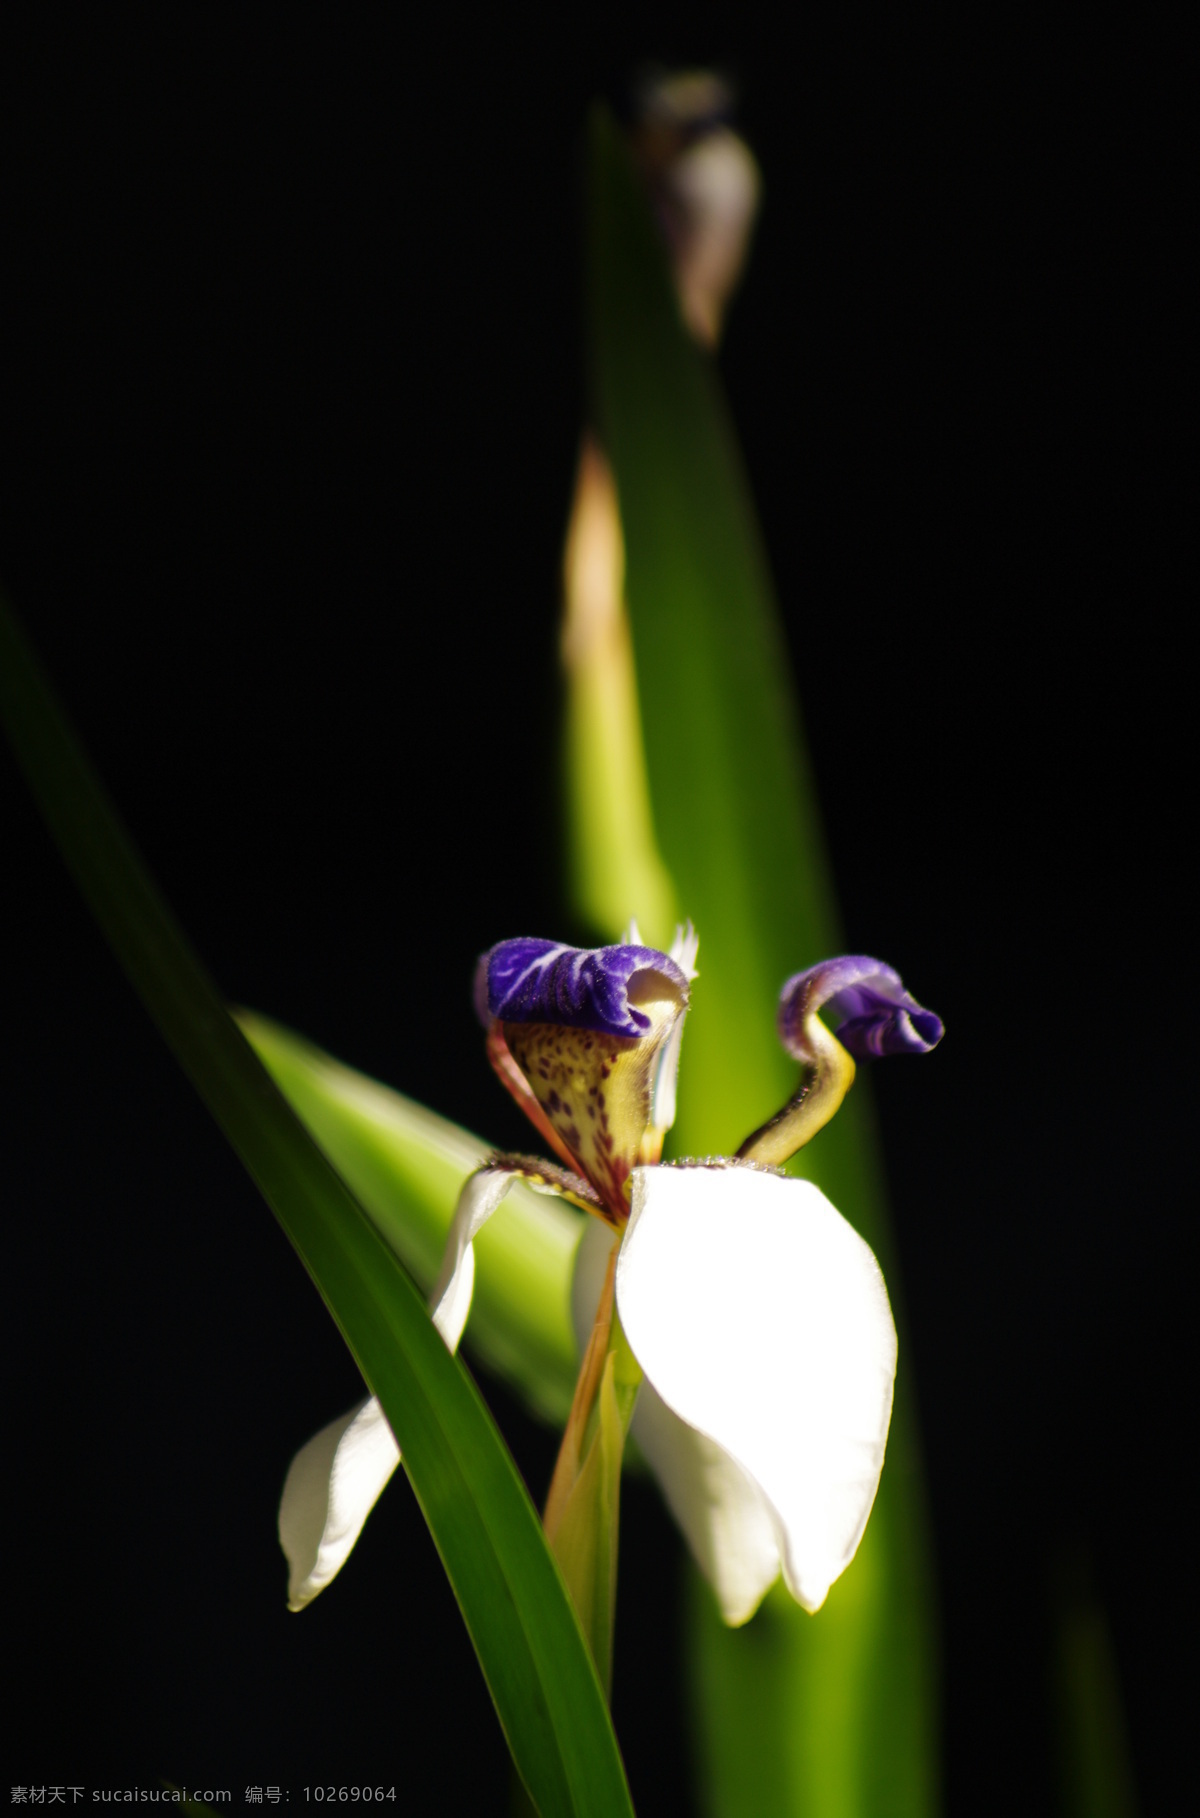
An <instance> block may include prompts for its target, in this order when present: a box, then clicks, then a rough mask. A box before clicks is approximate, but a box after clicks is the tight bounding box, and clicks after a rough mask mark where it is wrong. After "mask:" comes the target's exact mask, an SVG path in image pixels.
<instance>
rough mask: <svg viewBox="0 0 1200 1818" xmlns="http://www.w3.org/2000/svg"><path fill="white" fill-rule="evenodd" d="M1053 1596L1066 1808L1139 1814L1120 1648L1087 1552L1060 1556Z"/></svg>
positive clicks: (1101, 1817)
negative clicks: (1098, 1596)
mask: <svg viewBox="0 0 1200 1818" xmlns="http://www.w3.org/2000/svg"><path fill="white" fill-rule="evenodd" d="M1054 1602H1055V1605H1056V1608H1055V1631H1056V1632H1055V1650H1054V1663H1053V1667H1054V1686H1053V1692H1054V1703H1055V1706H1056V1711H1055V1715H1056V1717H1057V1719H1058V1725H1057V1727H1058V1755H1059V1764H1058V1765H1059V1783H1060V1790H1061V1810H1062V1811H1063V1813H1064V1814H1065V1818H1137V1813H1138V1810H1139V1802H1138V1796H1137V1788H1136V1785H1135V1782H1134V1777H1133V1762H1132V1759H1131V1756H1130V1749H1129V1731H1128V1726H1127V1724H1126V1720H1125V1711H1124V1708H1123V1704H1122V1700H1121V1683H1120V1674H1119V1673H1118V1671H1117V1656H1116V1649H1115V1648H1114V1646H1113V1638H1112V1632H1111V1630H1110V1629H1109V1625H1108V1620H1107V1618H1106V1616H1105V1613H1104V1609H1103V1606H1102V1605H1101V1603H1100V1601H1099V1599H1098V1598H1097V1596H1096V1592H1095V1588H1094V1586H1093V1584H1092V1581H1091V1572H1090V1570H1089V1566H1088V1561H1087V1557H1086V1554H1083V1553H1077V1554H1075V1555H1072V1556H1070V1557H1068V1558H1065V1559H1063V1560H1062V1561H1061V1562H1060V1565H1059V1570H1058V1577H1057V1582H1056V1584H1055V1586H1054Z"/></svg>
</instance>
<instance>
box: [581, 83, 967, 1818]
mask: <svg viewBox="0 0 1200 1818" xmlns="http://www.w3.org/2000/svg"><path fill="white" fill-rule="evenodd" d="M590 182H591V208H590V226H589V260H590V273H589V302H590V312H591V335H592V347H591V351H592V373H593V385H594V409H595V412H596V419H597V426H598V429H599V433H600V438H601V441H602V443H603V446H604V448H605V450H606V452H607V454H608V457H609V459H610V461H611V463H612V467H613V472H614V474H615V478H616V483H617V491H618V496H619V501H620V513H621V522H622V527H623V531H624V537H625V553H626V593H627V598H628V604H629V614H630V619H631V624H632V631H633V642H634V650H635V657H636V669H637V678H638V686H639V692H640V697H641V718H642V724H643V727H644V733H645V744H646V763H647V770H648V775H649V784H650V798H651V802H652V807H653V818H654V826H655V828H656V831H657V835H658V839H659V842H660V846H661V852H662V857H663V859H664V861H665V864H666V868H667V871H668V872H669V874H670V876H671V878H672V880H673V882H674V885H675V888H676V891H677V894H678V899H679V903H680V906H681V908H682V909H683V911H684V912H685V913H686V914H688V915H690V916H691V917H692V918H693V920H694V921H695V923H696V926H697V928H698V930H699V933H700V940H701V945H700V962H699V963H700V973H701V976H700V982H699V985H698V986H697V989H696V993H695V1000H694V1005H695V1007H694V1009H693V1010H692V1012H691V1015H690V1016H689V1020H688V1030H687V1039H686V1048H685V1053H684V1058H683V1063H682V1067H681V1073H680V1097H679V1112H680V1115H679V1121H678V1123H677V1125H676V1129H675V1132H674V1137H675V1149H676V1152H677V1153H681V1154H689V1153H690V1154H705V1153H711V1152H723V1153H729V1152H731V1151H732V1149H733V1148H735V1147H736V1146H737V1144H738V1143H739V1142H740V1141H741V1139H742V1138H743V1137H744V1136H745V1135H746V1134H747V1133H748V1132H749V1131H750V1130H751V1129H753V1128H755V1127H756V1126H757V1125H758V1124H760V1123H761V1122H762V1121H763V1120H764V1118H766V1117H768V1116H769V1115H770V1114H771V1113H772V1112H773V1111H774V1110H776V1109H777V1108H778V1107H779V1106H780V1105H781V1104H782V1102H783V1101H784V1099H785V1097H786V1096H787V1095H788V1093H790V1091H791V1090H792V1089H793V1087H794V1085H795V1079H794V1070H793V1068H792V1067H791V1064H790V1063H789V1062H788V1061H787V1060H786V1058H785V1057H784V1055H783V1053H782V1050H781V1049H780V1047H779V1044H778V1042H777V1040H776V1037H775V1032H774V1012H775V1003H776V998H777V994H778V991H779V987H780V985H781V984H782V982H783V980H784V979H785V978H786V977H787V976H788V975H789V974H790V973H791V972H793V971H796V970H797V969H799V968H800V967H801V966H803V965H807V964H810V963H811V962H813V961H814V960H817V959H820V958H822V957H824V956H826V955H828V954H831V953H834V952H836V951H837V950H838V948H839V946H840V945H841V942H840V939H839V934H838V926H837V918H836V913H835V908H834V901H833V894H832V889H831V886H830V883H829V879H828V866H827V862H826V859H825V852H824V843H823V840H822V837H821V832H820V827H819V822H818V817H817V813H816V808H815V801H814V795H813V790H812V786H811V782H810V779H809V774H808V767H807V764H806V762H805V759H804V755H803V747H802V743H801V739H800V731H799V726H798V723H797V720H796V715H795V712H794V709H793V706H792V703H791V700H790V697H789V694H788V689H787V684H786V676H787V659H786V653H785V651H784V648H783V643H782V637H781V634H780V629H779V624H778V616H777V612H776V608H775V604H774V600H773V596H772V591H771V586H770V580H769V575H768V572H767V566H766V561H765V558H764V555H763V552H762V547H761V540H760V536H759V532H758V527H757V524H756V521H755V518H754V514H753V509H752V506H751V503H750V500H749V496H748V491H747V487H746V482H745V478H744V475H743V471H742V467H741V462H740V459H739V456H738V452H737V447H736V442H735V438H734V436H733V433H732V430H731V428H730V425H729V422H728V418H727V414H726V410H725V406H724V403H723V400H722V397H721V394H720V390H719V387H718V383H717V379H716V375H715V373H714V371H713V369H712V366H711V363H710V361H709V360H708V358H707V357H706V356H705V355H704V354H702V353H701V352H700V351H699V350H698V349H697V348H696V346H695V345H694V343H693V342H692V341H691V340H690V338H689V337H688V335H687V334H686V332H685V330H684V328H683V326H682V323H681V319H680V314H679V309H678V305H677V303H676V299H675V293H674V288H673V285H672V282H671V278H670V275H669V273H668V271H667V268H666V263H665V258H664V255H663V251H662V247H661V243H660V241H659V238H658V235H657V230H656V228H655V226H654V224H653V222H652V220H651V217H650V213H649V210H648V207H647V205H646V201H645V198H644V194H643V192H642V190H641V187H640V184H639V182H638V180H637V178H636V176H635V174H634V172H633V169H632V166H631V163H630V159H629V156H628V153H627V151H626V148H625V146H624V143H623V141H622V139H621V136H620V134H619V132H618V130H617V128H616V127H615V125H614V123H613V122H612V120H611V119H610V118H609V116H608V115H607V114H605V113H602V112H599V113H597V115H596V116H595V117H594V120H593V126H592V141H591V165H590ZM596 761H597V762H601V761H603V754H602V753H599V752H598V753H597V754H596ZM606 932H608V933H609V934H610V935H611V934H612V933H615V930H611V929H610V930H606ZM644 932H645V933H646V934H647V935H649V936H650V938H654V939H657V940H660V941H661V940H662V939H663V938H664V936H665V935H666V934H667V933H669V930H666V929H663V928H655V929H654V930H653V932H652V933H651V931H650V930H649V929H645V930H644ZM861 1071H862V1070H860V1080H861ZM797 1160H798V1167H797V1171H798V1172H802V1173H805V1174H807V1175H809V1176H810V1177H811V1178H813V1179H815V1180H817V1181H818V1182H819V1184H820V1185H821V1186H822V1187H823V1188H824V1189H825V1191H826V1192H827V1193H828V1194H829V1196H830V1198H831V1199H832V1200H833V1202H834V1203H835V1204H836V1205H837V1206H838V1207H839V1208H840V1209H841V1210H842V1211H843V1212H844V1213H845V1214H846V1216H847V1217H848V1218H850V1220H851V1221H852V1222H853V1223H854V1224H856V1225H857V1226H858V1227H859V1228H860V1229H861V1230H862V1232H863V1234H864V1235H865V1236H866V1237H867V1238H868V1240H869V1241H870V1243H871V1244H872V1246H873V1247H874V1248H875V1249H876V1251H877V1252H878V1253H879V1255H880V1260H881V1262H882V1263H883V1266H884V1270H885V1273H886V1274H887V1275H888V1279H889V1282H890V1283H891V1284H892V1287H893V1299H895V1292H894V1290H895V1283H896V1271H895V1268H894V1266H893V1263H892V1259H891V1257H890V1254H889V1249H890V1246H889V1241H888V1232H887V1226H886V1213H885V1210H884V1201H883V1191H882V1181H881V1177H880V1173H879V1168H878V1162H877V1159H876V1154H875V1146H874V1140H873V1133H872V1125H871V1117H870V1106H869V1092H868V1088H867V1086H866V1084H865V1082H863V1083H860V1084H859V1085H858V1086H856V1088H855V1091H854V1092H853V1093H852V1094H851V1096H850V1098H849V1099H848V1100H847V1102H846V1104H845V1106H843V1108H842V1110H841V1111H840V1112H839V1114H838V1116H837V1117H836V1118H835V1119H834V1120H833V1122H832V1123H831V1124H830V1125H829V1127H828V1128H827V1129H826V1130H824V1131H822V1132H821V1134H820V1135H819V1137H818V1138H817V1140H816V1142H815V1143H813V1144H812V1145H811V1147H810V1148H808V1149H805V1150H804V1151H802V1154H801V1156H800V1157H799V1158H797ZM926 1560H927V1542H926V1537H925V1529H924V1512H923V1502H922V1493H921V1482H920V1473H919V1465H918V1459H917V1450H916V1442H915V1435H914V1425H913V1417H912V1410H911V1391H910V1386H909V1379H908V1377H907V1375H906V1372H905V1359H904V1350H903V1338H902V1349H901V1366H900V1376H899V1382H898V1386H897V1400H896V1407H895V1413H894V1416H893V1422H892V1432H891V1438H890V1442H889V1449H888V1461H887V1466H886V1468H885V1471H884V1475H883V1480H882V1484H881V1487H880V1492H879V1497H878V1499H877V1502H876V1505H875V1510H874V1513H873V1514H872V1517H871V1521H870V1524H869V1526H868V1528H867V1533H866V1537H865V1539H864V1542H863V1545H862V1547H861V1549H860V1552H859V1555H858V1557H857V1559H856V1560H855V1562H854V1565H853V1567H852V1568H851V1570H850V1571H849V1572H848V1573H847V1574H846V1575H845V1577H844V1578H843V1579H842V1580H840V1581H839V1583H838V1584H837V1585H835V1586H834V1589H833V1591H832V1593H831V1595H830V1598H829V1601H828V1603H827V1605H826V1606H825V1608H824V1610H823V1611H822V1612H821V1613H820V1615H819V1616H817V1617H816V1618H809V1617H807V1616H805V1615H804V1614H803V1613H802V1612H801V1611H799V1610H798V1609H797V1608H796V1607H795V1606H794V1605H792V1604H791V1603H790V1602H789V1601H787V1600H784V1599H781V1598H776V1599H772V1600H771V1602H770V1603H769V1605H768V1607H767V1609H766V1610H765V1611H764V1613H763V1615H762V1616H761V1617H760V1618H758V1619H757V1620H756V1623H754V1624H751V1625H750V1627H749V1628H748V1629H746V1630H742V1631H736V1632H735V1631H727V1630H725V1629H723V1628H722V1627H721V1625H720V1623H719V1621H718V1620H717V1619H716V1617H715V1614H714V1613H713V1612H712V1610H711V1603H710V1601H708V1600H707V1599H706V1597H705V1595H704V1594H703V1592H701V1594H700V1595H699V1596H698V1597H697V1598H696V1599H695V1600H694V1605H693V1621H692V1630H691V1636H692V1645H691V1646H690V1647H689V1650H688V1653H689V1659H690V1660H691V1662H692V1665H693V1670H694V1685H695V1692H696V1699H697V1735H698V1738H699V1741H700V1745H701V1749H702V1754H703V1756H704V1768H703V1771H702V1780H703V1783H704V1786H705V1797H706V1799H707V1801H708V1804H709V1809H710V1810H711V1811H712V1812H713V1814H714V1815H719V1818H734V1814H741V1813H743V1812H745V1813H747V1814H749V1813H750V1812H752V1811H761V1810H763V1809H764V1807H763V1804H762V1802H761V1801H758V1802H756V1796H755V1793H754V1790H753V1789H754V1788H755V1786H759V1787H761V1786H762V1785H763V1784H767V1785H769V1786H770V1788H771V1809H772V1810H774V1811H778V1812H781V1813H783V1812H804V1813H818V1814H820V1815H821V1818H835V1815H840V1814H845V1815H846V1818H867V1815H869V1814H880V1818H882V1815H883V1814H885V1813H886V1814H888V1815H889V1818H892V1815H894V1814H911V1815H912V1818H917V1815H918V1814H927V1813H930V1812H932V1811H934V1810H935V1809H936V1807H937V1802H938V1801H937V1771H936V1693H935V1676H934V1665H933V1650H934V1641H933V1624H932V1619H931V1614H930V1610H931V1602H930V1590H929V1583H928V1568H927V1564H926Z"/></svg>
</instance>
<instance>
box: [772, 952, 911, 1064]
mask: <svg viewBox="0 0 1200 1818" xmlns="http://www.w3.org/2000/svg"><path fill="white" fill-rule="evenodd" d="M822 1009H824V1010H828V1011H830V1012H832V1014H833V1016H835V1017H836V1018H837V1022H836V1023H835V1025H834V1029H835V1033H836V1035H837V1038H838V1040H839V1041H840V1042H841V1044H842V1046H843V1047H844V1048H848V1049H849V1051H850V1053H851V1054H855V1055H858V1056H859V1057H860V1058H863V1057H866V1056H868V1055H882V1054H928V1052H929V1050H930V1049H931V1048H935V1047H936V1046H937V1044H938V1043H939V1042H940V1041H941V1039H942V1035H943V1032H944V1031H943V1027H942V1019H941V1017H940V1016H935V1015H934V1013H933V1011H932V1010H925V1009H923V1008H922V1007H921V1005H920V1004H919V1003H918V1002H917V1000H916V998H915V997H913V996H912V995H911V993H910V992H908V991H906V990H905V989H904V984H903V981H902V980H901V977H900V974H899V973H898V972H894V971H893V970H892V968H891V967H890V966H885V965H884V964H883V962H882V961H881V960H876V959H869V958H868V957H867V955H866V954H864V953H852V954H846V955H844V956H843V957H842V958H841V959H832V960H822V961H821V964H820V965H819V966H810V967H809V969H808V971H807V972H797V973H796V975H795V977H794V978H790V979H789V980H788V982H787V984H786V985H785V986H784V987H783V990H782V992H781V993H780V998H779V1034H780V1038H781V1039H782V1041H783V1045H784V1047H785V1048H786V1049H787V1051H788V1053H789V1054H791V1055H793V1056H794V1057H795V1059H797V1060H802V1061H807V1060H811V1059H812V1055H811V1053H810V1050H809V1045H808V1042H807V1041H806V1039H805V1035H804V1019H805V1018H806V1017H807V1016H810V1015H812V1014H813V1013H814V1012H815V1011H818V1010H822Z"/></svg>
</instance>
